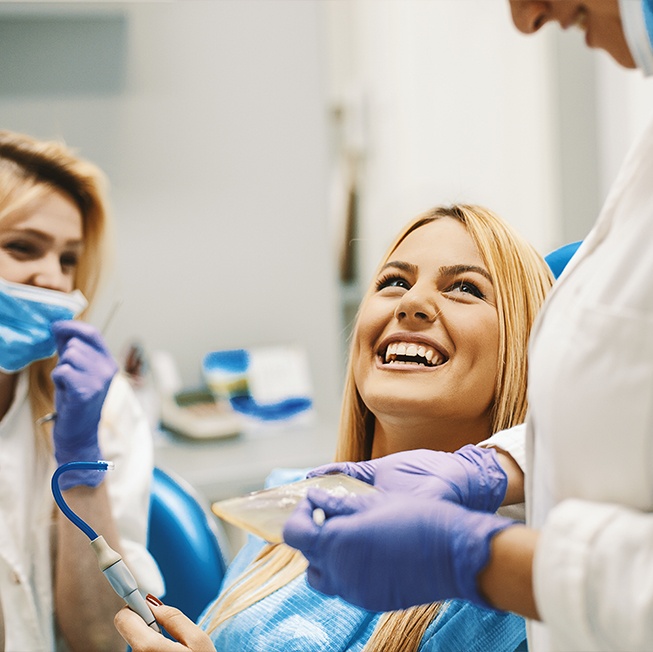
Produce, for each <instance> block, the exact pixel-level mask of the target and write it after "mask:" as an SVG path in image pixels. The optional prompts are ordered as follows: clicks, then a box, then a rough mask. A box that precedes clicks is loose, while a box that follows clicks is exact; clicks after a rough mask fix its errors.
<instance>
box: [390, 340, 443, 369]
mask: <svg viewBox="0 0 653 652" xmlns="http://www.w3.org/2000/svg"><path fill="white" fill-rule="evenodd" d="M379 358H380V359H381V363H382V364H383V365H385V366H389V365H415V366H422V367H439V366H440V365H442V364H444V363H445V362H447V360H448V358H445V356H444V355H442V353H440V351H438V350H437V349H434V348H433V347H430V346H426V345H424V344H414V343H412V342H393V343H392V344H388V347H387V348H386V350H385V351H380V352H379Z"/></svg>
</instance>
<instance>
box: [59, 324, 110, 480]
mask: <svg viewBox="0 0 653 652" xmlns="http://www.w3.org/2000/svg"><path fill="white" fill-rule="evenodd" d="M52 332H53V334H54V337H55V340H56V342H57V351H58V353H59V362H58V363H57V366H56V367H55V369H54V371H53V372H52V380H53V381H54V386H55V394H54V405H55V410H56V413H57V418H56V420H55V422H54V427H53V429H52V436H53V440H54V456H55V458H56V460H57V463H58V464H59V465H62V464H65V463H66V462H72V461H83V462H89V461H91V462H92V461H96V460H100V459H102V455H101V453H100V446H99V444H98V426H99V423H100V414H101V412H102V405H103V404H104V399H105V398H106V395H107V392H108V391H109V385H110V384H111V380H112V379H113V377H114V375H115V374H116V372H117V371H118V366H117V365H116V362H115V360H114V359H113V357H112V356H111V354H110V353H109V350H108V349H107V346H106V344H105V343H104V340H103V338H102V336H101V335H100V333H99V332H98V330H97V329H96V328H94V327H93V326H91V325H90V324H85V323H83V322H79V321H73V320H71V321H60V322H56V323H55V324H53V325H52ZM103 478H104V473H101V472H98V471H95V470H88V471H86V470H84V471H79V470H72V471H68V472H67V473H64V474H62V476H61V480H60V487H61V489H70V488H71V487H75V486H78V485H82V484H83V485H87V486H90V487H96V486H97V485H98V484H100V483H101V482H102V480H103Z"/></svg>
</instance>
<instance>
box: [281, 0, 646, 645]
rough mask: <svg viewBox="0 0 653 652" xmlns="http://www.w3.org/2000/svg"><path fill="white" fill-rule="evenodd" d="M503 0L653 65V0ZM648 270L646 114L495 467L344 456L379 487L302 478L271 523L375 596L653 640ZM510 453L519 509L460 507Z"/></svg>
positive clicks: (366, 595)
mask: <svg viewBox="0 0 653 652" xmlns="http://www.w3.org/2000/svg"><path fill="white" fill-rule="evenodd" d="M510 5H511V10H512V17H513V21H514V23H515V25H516V26H517V28H518V29H519V30H520V31H522V32H524V33H527V34H529V33H533V32H536V31H537V30H538V29H540V28H541V27H542V26H543V25H544V24H546V23H547V22H558V23H559V24H560V25H561V26H562V27H563V28H567V27H570V26H573V25H575V26H577V27H579V28H581V29H582V30H583V31H584V32H585V34H586V42H587V44H588V46H590V47H596V48H602V49H604V50H606V51H607V52H608V53H609V54H610V55H611V56H612V57H613V58H614V59H615V61H617V62H618V63H619V64H620V65H622V66H624V67H626V68H634V67H638V68H640V70H642V71H643V72H644V73H645V74H646V75H649V74H651V73H652V72H653V51H652V49H651V39H650V32H651V28H652V27H653V2H651V0H645V2H644V3H642V2H641V0H620V1H619V0H585V1H584V2H578V1H576V0H553V1H548V2H547V1H535V0H511V2H510ZM652 279H653V124H652V125H650V126H649V127H648V128H647V129H646V130H645V131H644V132H643V134H642V135H641V137H640V140H639V142H637V143H636V144H635V146H634V147H633V148H632V149H631V151H630V152H629V153H628V155H627V157H626V159H625V161H624V163H623V166H622V168H621V170H620V173H619V175H618V177H617V179H616V181H615V183H614V185H613V187H612V189H611V191H610V193H609V195H608V197H607V199H606V202H605V205H604V207H603V209H602V211H601V213H600V215H599V217H598V220H597V222H596V224H595V226H594V228H593V229H592V231H591V233H590V234H589V235H588V237H587V238H586V239H585V241H584V243H583V244H582V246H581V248H580V249H579V251H578V252H577V254H576V255H575V256H574V257H573V259H572V261H571V262H570V263H569V265H568V267H567V268H566V269H565V271H564V272H563V274H562V276H561V278H560V279H559V281H558V282H557V284H556V285H555V286H554V289H553V291H552V292H551V293H550V295H549V298H548V299H547V302H546V304H545V306H544V308H543V312H542V314H541V316H540V318H539V319H538V321H537V323H536V325H535V327H534V329H533V333H532V336H531V345H530V351H529V380H528V382H529V386H528V397H529V413H528V416H527V421H526V424H525V426H522V427H517V428H514V429H511V430H507V431H503V432H501V433H498V434H497V435H495V436H494V437H493V438H492V439H490V440H489V441H488V443H486V445H490V446H492V445H493V446H495V447H496V448H498V449H499V450H500V451H501V452H502V454H501V455H499V456H498V457H497V458H494V457H492V456H490V455H489V454H488V455H487V457H486V468H487V470H488V471H490V470H491V471H494V472H495V479H494V481H493V482H492V483H490V486H488V487H486V488H485V489H483V488H479V487H473V484H472V483H471V482H470V478H472V477H473V472H472V471H470V470H469V469H467V468H466V467H465V465H464V461H463V460H462V458H461V456H460V455H459V454H458V453H453V454H450V455H449V457H445V456H446V455H447V454H443V453H440V454H439V455H438V454H436V453H429V454H426V453H422V454H415V453H411V454H408V453H403V454H397V455H396V456H389V457H387V458H384V459H383V460H379V461H375V462H372V463H370V462H367V463H363V464H348V465H340V466H339V469H340V470H344V471H346V472H347V473H349V474H351V475H354V476H357V477H361V478H363V479H365V480H367V481H368V482H372V483H374V484H376V485H377V486H379V487H381V488H383V489H386V490H387V491H388V492H389V494H388V495H385V496H383V497H380V498H377V497H373V498H369V499H368V498H362V499H358V500H357V499H342V500H337V499H334V498H329V497H326V496H325V495H323V494H321V493H320V492H318V491H314V492H313V493H311V494H309V498H308V499H307V500H306V501H305V502H304V503H303V504H302V505H301V506H300V508H298V511H297V512H296V513H295V515H294V516H293V518H292V519H291V521H290V522H289V524H288V525H287V527H286V530H285V533H284V536H285V539H286V542H287V543H289V544H290V545H292V546H294V547H296V548H298V549H300V550H301V551H302V552H303V553H304V554H305V556H306V557H307V559H308V560H309V570H308V580H309V582H310V583H311V585H312V586H313V587H314V588H316V589H318V590H320V591H323V592H325V593H327V594H331V595H333V594H335V595H340V596H341V597H343V598H345V599H346V600H348V601H350V602H353V603H354V604H358V605H361V606H366V607H368V608H375V609H378V608H383V609H397V608H405V607H407V606H409V605H413V604H421V603H422V602H431V601H433V600H438V599H446V598H463V599H467V600H470V601H472V602H474V603H476V604H480V605H485V606H490V607H493V608H496V609H499V610H505V611H513V612H516V613H519V614H522V615H524V616H526V617H528V618H529V619H531V620H530V622H529V625H528V630H529V631H528V640H529V649H530V650H531V651H532V652H542V651H549V650H553V651H565V652H567V651H573V650H578V651H582V652H591V651H593V650H628V651H636V650H651V649H653V282H652ZM524 434H525V437H524ZM524 442H525V448H524ZM505 453H508V454H509V457H508V458H507V459H506V455H505ZM496 459H499V460H500V464H499V465H497V464H496V462H495V460H496ZM519 466H521V467H522V468H525V470H526V474H525V483H526V490H525V495H526V499H527V524H528V525H527V526H524V525H519V524H516V523H515V522H514V521H511V520H510V519H504V518H501V517H498V516H495V515H492V514H488V513H483V512H481V511H475V510H474V509H472V508H471V506H472V504H473V502H474V500H476V499H477V498H478V494H479V492H480V493H482V492H483V491H486V490H492V491H497V490H501V491H507V492H512V491H513V489H514V487H515V486H517V485H518V484H519V483H520V482H521V481H523V480H524V476H523V474H522V473H520V471H519ZM332 470H334V467H333V465H332V466H330V467H328V468H327V469H322V470H319V471H318V472H325V471H332ZM418 489H419V491H420V495H419V496H418V495H415V494H416V492H417V490H418ZM427 494H428V495H427ZM316 507H320V508H322V509H323V510H324V511H325V513H326V516H327V519H326V521H325V523H324V525H323V526H322V527H320V526H318V525H316V524H315V523H314V522H313V520H312V512H313V510H314V509H315V508H316ZM363 567H364V568H365V570H364V572H363V571H358V570H357V569H359V568H363Z"/></svg>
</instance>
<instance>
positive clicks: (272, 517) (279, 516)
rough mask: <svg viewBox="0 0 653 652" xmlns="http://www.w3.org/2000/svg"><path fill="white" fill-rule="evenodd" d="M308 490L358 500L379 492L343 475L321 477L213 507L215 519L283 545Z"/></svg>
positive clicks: (249, 495)
mask: <svg viewBox="0 0 653 652" xmlns="http://www.w3.org/2000/svg"><path fill="white" fill-rule="evenodd" d="M309 487H319V488H320V489H323V490H324V491H326V492H327V493H329V494H331V495H333V496H354V495H356V496H359V495H364V494H370V493H376V492H378V489H376V488H375V487H373V486H372V485H370V484H367V483H366V482H362V481H361V480H356V479H355V478H351V477H350V476H348V475H344V474H342V473H334V474H330V475H321V476H318V477H315V478H308V479H307V480H299V481H298V482H291V483H290V484H284V485H281V486H279V487H273V488H271V489H261V490H260V491H254V492H252V493H250V494H246V495H245V496H239V497H238V498H227V499H226V500H221V501H220V502H217V503H213V505H211V509H212V511H213V513H214V514H215V515H216V516H219V517H220V518H221V519H223V520H225V521H227V523H231V524H232V525H235V526H237V527H239V528H242V529H244V530H247V531H248V532H252V533H253V534H255V535H257V536H259V537H261V538H262V539H265V541H269V542H270V543H283V526H284V524H285V522H286V521H287V520H288V518H289V517H290V515H291V514H292V513H293V511H294V509H295V507H296V506H297V504H298V503H299V502H300V501H301V500H302V498H304V496H306V492H307V491H308V489H309Z"/></svg>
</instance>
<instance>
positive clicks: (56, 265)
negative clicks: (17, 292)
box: [0, 190, 84, 292]
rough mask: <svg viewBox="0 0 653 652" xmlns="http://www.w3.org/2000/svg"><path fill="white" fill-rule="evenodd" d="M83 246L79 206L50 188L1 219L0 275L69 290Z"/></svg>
mask: <svg viewBox="0 0 653 652" xmlns="http://www.w3.org/2000/svg"><path fill="white" fill-rule="evenodd" d="M83 246H84V241H83V226H82V215H81V213H80V211H79V208H77V205H76V204H75V202H74V201H73V200H72V199H71V198H70V197H69V196H68V195H66V194H65V193H63V192H59V191H56V190H53V191H52V192H49V193H47V194H45V195H44V196H42V197H41V198H40V199H38V200H36V201H34V202H32V203H31V204H29V205H28V206H25V207H24V208H23V209H21V210H20V211H17V212H16V213H15V214H14V215H13V216H8V217H6V218H5V219H4V220H2V222H0V277H2V278H4V279H5V280H6V281H11V282H13V283H23V284H25V285H34V286H36V287H42V288H47V289H50V290H59V291H60V292H71V291H72V290H73V289H74V288H75V274H76V272H77V264H78V261H79V258H80V256H81V252H82V249H83Z"/></svg>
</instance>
